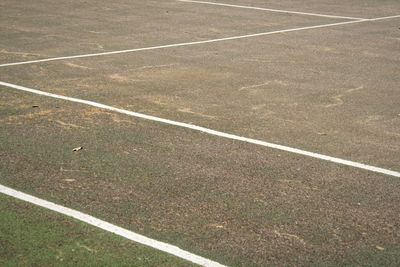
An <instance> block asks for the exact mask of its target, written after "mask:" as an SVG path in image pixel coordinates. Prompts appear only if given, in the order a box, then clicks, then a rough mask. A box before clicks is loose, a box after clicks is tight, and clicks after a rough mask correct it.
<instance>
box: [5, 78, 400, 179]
mask: <svg viewBox="0 0 400 267" xmlns="http://www.w3.org/2000/svg"><path fill="white" fill-rule="evenodd" d="M0 86H4V87H8V88H13V89H16V90H20V91H25V92H30V93H33V94H37V95H43V96H48V97H52V98H56V99H62V100H66V101H70V102H75V103H80V104H84V105H88V106H93V107H97V108H101V109H105V110H110V111H113V112H118V113H121V114H126V115H128V116H132V117H137V118H142V119H146V120H150V121H156V122H161V123H164V124H169V125H174V126H178V127H183V128H187V129H191V130H195V131H199V132H203V133H207V134H210V135H215V136H219V137H223V138H228V139H232V140H237V141H242V142H246V143H250V144H255V145H259V146H264V147H269V148H274V149H279V150H283V151H286V152H290V153H295V154H300V155H304V156H308V157H312V158H316V159H321V160H325V161H330V162H334V163H338V164H342V165H347V166H350V167H354V168H359V169H363V170H368V171H372V172H376V173H381V174H386V175H390V176H394V177H400V172H397V171H392V170H388V169H383V168H379V167H375V166H371V165H366V164H363V163H358V162H354V161H350V160H345V159H340V158H335V157H331V156H326V155H322V154H318V153H314V152H309V151H305V150H301V149H298V148H292V147H288V146H283V145H278V144H273V143H269V142H265V141H261V140H257V139H251V138H247V137H242V136H238V135H233V134H229V133H224V132H220V131H216V130H212V129H208V128H205V127H201V126H196V125H193V124H188V123H184V122H178V121H173V120H168V119H163V118H159V117H155V116H150V115H146V114H142V113H137V112H133V111H129V110H125V109H121V108H115V107H112V106H108V105H105V104H101V103H97V102H94V101H89V100H83V99H79V98H73V97H68V96H62V95H57V94H52V93H47V92H44V91H40V90H36V89H32V88H28V87H24V86H20V85H16V84H11V83H7V82H2V81H0Z"/></svg>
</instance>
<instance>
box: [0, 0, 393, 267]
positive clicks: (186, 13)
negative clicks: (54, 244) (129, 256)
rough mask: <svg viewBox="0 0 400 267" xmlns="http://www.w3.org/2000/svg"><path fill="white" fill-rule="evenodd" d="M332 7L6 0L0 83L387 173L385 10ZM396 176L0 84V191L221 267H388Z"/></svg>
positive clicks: (389, 21) (389, 124) (241, 1)
mask: <svg viewBox="0 0 400 267" xmlns="http://www.w3.org/2000/svg"><path fill="white" fill-rule="evenodd" d="M337 2H338V1H334V0H323V1H317V0H308V1H289V0H285V1H279V2H277V1H261V0H233V1H227V0H224V2H220V1H217V3H218V4H220V5H215V4H210V3H204V2H203V3H200V2H196V1H174V0H165V1H156V0H150V1H123V0H117V1H111V2H110V1H63V2H60V3H54V1H44V0H41V1H34V2H30V1H11V0H4V1H2V2H1V3H0V81H1V82H3V83H10V84H14V85H19V86H24V87H27V88H33V89H37V90H41V91H45V92H49V93H54V94H58V95H62V96H69V97H74V98H78V99H84V100H91V101H95V102H98V103H102V104H106V105H109V106H112V107H117V108H122V109H125V110H129V111H135V112H140V113H143V114H147V115H152V116H156V117H159V118H164V119H170V120H174V121H178V122H184V123H189V124H193V125H198V126H203V127H207V128H209V129H213V130H217V131H221V132H224V133H229V134H234V135H238V136H244V137H248V138H253V139H257V140H263V141H267V142H272V143H275V144H280V145H284V146H288V147H291V148H298V149H301V150H304V151H311V152H316V153H320V154H323V155H328V156H332V157H337V158H340V159H346V160H351V161H353V162H357V163H364V164H367V165H372V166H377V167H380V168H384V169H387V170H392V171H395V172H399V171H400V161H399V159H400V91H399V86H400V75H399V74H400V29H399V27H400V16H399V15H400V3H399V2H398V1H394V0H385V1H377V0H374V1H372V0H367V1H364V0H363V1H362V0H351V1H345V2H344V3H340V5H339V4H338V3H337ZM214 3H216V2H214ZM224 4H229V5H231V6H226V5H224ZM232 5H235V6H232ZM239 6H241V7H239ZM243 6H247V7H258V8H264V9H275V10H276V9H278V10H281V11H282V10H283V11H295V12H302V13H307V14H295V13H287V12H286V13H283V12H276V11H267V10H260V9H250V8H242V7H243ZM335 16H339V17H335ZM340 17H343V18H340ZM344 17H346V18H344ZM342 22H346V23H344V24H341V25H332V24H337V23H342ZM317 25H320V26H321V27H319V28H310V27H313V26H317ZM300 28H301V29H300ZM292 29H296V30H293V31H292ZM283 30H290V31H286V32H279V33H271V34H270V32H276V31H283ZM260 33H262V34H260ZM254 34H260V35H258V36H249V35H254ZM238 36H242V37H243V36H246V37H243V38H242V37H240V38H237V37H238ZM230 37H234V38H231V39H230V40H222V38H230ZM217 39H218V40H217ZM207 40H215V41H212V42H205V41H207ZM170 44H179V45H176V46H173V47H159V46H167V45H170ZM149 47H153V48H151V49H148V50H142V51H131V52H127V53H115V54H100V55H96V56H90V57H86V56H85V57H81V58H68V57H71V56H75V55H88V54H94V53H107V52H112V51H120V50H127V49H139V48H149ZM154 47H159V48H154ZM58 57H66V58H64V59H57V60H53V61H52V60H49V61H46V60H45V61H43V62H40V61H38V60H41V59H52V58H58ZM35 61H38V62H35ZM16 62H24V63H23V64H18V65H17V64H16V65H8V64H9V63H16ZM79 146H82V147H83V150H80V151H77V152H72V149H73V148H75V147H79ZM399 179H400V178H399V177H395V176H393V175H385V174H382V173H375V172H371V171H368V170H365V169H360V168H356V167H352V166H344V165H341V164H336V163H332V162H328V161H325V160H321V159H319V158H313V157H306V156H302V155H298V154H293V153H289V152H285V151H280V150H276V149H272V148H267V147H262V146H258V145H254V144H248V143H245V142H240V141H235V140H229V139H226V138H221V137H218V136H213V135H209V134H206V133H202V132H199V131H194V130H190V129H185V128H182V127H177V126H172V125H166V124H162V123H157V122H154V121H148V120H143V119H140V118H135V117H131V116H127V115H124V114H119V113H115V112H111V111H107V110H104V109H99V108H95V107H90V106H87V105H82V104H77V103H71V102H69V101H63V100H58V99H54V98H50V97H45V96H39V95H35V94H32V93H28V92H22V91H19V90H14V89H13V88H11V87H8V86H4V85H3V86H0V184H3V185H5V186H9V187H12V188H14V189H16V190H21V191H22V192H25V193H29V194H32V195H34V196H37V197H40V198H43V199H46V200H49V201H53V202H55V203H58V204H60V205H64V206H66V207H70V208H74V209H76V210H79V211H82V212H85V213H87V214H90V215H92V216H95V217H97V218H101V219H102V220H105V221H107V222H110V223H113V224H116V225H119V226H122V227H125V228H126V229H129V230H132V231H134V232H137V233H140V234H143V235H145V236H148V237H151V238H154V239H157V240H160V241H164V242H167V243H169V244H173V245H176V246H179V247H180V248H183V249H185V250H187V251H190V252H192V253H195V254H197V255H201V256H203V257H206V258H208V259H211V260H213V261H217V262H219V263H221V264H225V265H229V266H269V265H287V266H304V265H317V266H320V265H326V266H331V265H379V266H382V265H385V266H398V265H400V180H399ZM3 198H4V197H1V199H3ZM4 199H5V198H4ZM4 201H5V203H8V204H6V205H2V206H1V207H2V209H5V210H6V211H7V212H8V213H9V214H13V211H14V210H15V205H16V204H15V203H13V202H12V201H10V200H7V201H6V200H4ZM18 205H20V204H18ZM30 209H37V208H33V207H31V206H29V205H26V207H24V209H23V210H26V213H27V215H26V216H27V218H28V217H29V219H30V222H32V225H35V223H34V221H35V220H34V219H32V217H35V216H37V214H36V215H35V214H34V215H32V214H31V211H30ZM21 216H23V214H21V212H20V213H19V214H18V216H16V215H12V216H11V215H10V216H9V218H15V220H21V219H20V218H21ZM57 216H58V217H57V218H63V219H57V218H55V219H54V224H53V225H52V226H53V227H54V229H57V228H59V227H61V228H62V227H64V225H63V224H62V223H60V220H67V221H68V219H66V218H64V217H60V215H57ZM5 223H6V222H5V221H3V222H2V224H5ZM47 223H49V222H47ZM70 223H76V222H74V221H72V220H71V222H70ZM8 224H10V223H9V222H7V225H8ZM10 225H11V224H10ZM3 228H4V227H3ZM0 229H2V228H1V226H0ZM15 231H18V230H17V228H16V230H15ZM82 231H83V230H82ZM85 231H86V230H85ZM85 231H83V232H84V233H86V232H85ZM96 231H98V230H96ZM68 232H69V229H63V230H62V231H61V230H60V233H61V234H64V235H68ZM83 232H81V234H79V235H76V242H80V241H79V240H80V239H81V238H85V237H82V236H85V234H84V233H83ZM96 233H97V232H96ZM87 234H88V235H90V240H95V235H94V234H93V233H87ZM9 236H12V235H9ZM9 236H8V237H7V238H8V239H7V238H6V237H5V236H2V233H0V244H6V245H5V246H2V247H3V248H0V256H1V255H2V251H1V250H4V251H3V254H5V253H10V251H13V249H14V248H11V247H10V246H11V245H9V246H7V244H9V243H8V242H12V241H10V240H9V239H10V237H9ZM32 238H33V237H32ZM87 238H89V237H87ZM3 239H4V240H5V239H7V242H5V241H4V240H3ZM68 240H71V238H70V237H69V239H68ZM115 240H116V239H115ZM115 240H114V241H113V242H116V241H115ZM41 242H44V241H41ZM70 242H74V241H70ZM93 242H95V241H93ZM98 242H99V243H100V241H98ZM104 242H105V243H104V244H108V243H106V241H104ZM107 242H109V241H107ZM121 242H125V243H124V244H126V242H127V241H121ZM15 243H16V244H17V243H18V242H15ZM49 246H51V245H49ZM104 246H106V245H104ZM124 246H125V245H124ZM130 246H131V247H132V249H135V248H137V247H135V246H136V244H134V245H129V244H128V245H126V247H129V248H130ZM126 247H124V248H126ZM140 249H141V250H142V249H143V248H140ZM21 251H24V250H21ZM124 251H125V250H124ZM114 252H115V250H111V251H110V252H109V253H110V255H111V254H112V253H114ZM49 253H50V254H49V255H53V257H56V256H57V255H56V254H55V253H53V254H51V252H49ZM123 253H125V252H123ZM140 253H141V251H139V252H138V255H139V254H140ZM146 253H147V254H146V255H147V256H146V257H148V255H149V254H148V253H149V252H148V251H146ZM154 253H155V254H154V257H156V260H155V261H153V262H149V263H148V264H153V265H155V266H156V265H157V264H159V263H160V262H161V264H163V263H164V264H165V265H175V264H176V265H180V264H182V263H181V260H180V259H174V258H173V259H171V256H169V255H168V257H167V256H166V257H167V258H166V260H165V261H164V259H163V257H164V256H163V255H162V254H161V253H160V252H154ZM124 255H125V254H124ZM69 256H70V257H72V258H73V255H69ZM24 257H25V259H26V257H31V254H27V255H25V256H24ZM49 257H50V256H49ZM135 257H136V256H135ZM137 257H140V255H139V256H137ZM78 258H79V260H80V261H81V263H82V264H83V263H85V261H86V258H85V257H84V256H82V255H81V254H80V255H79V257H78ZM110 258H112V256H110ZM106 260H109V258H107V259H106ZM157 260H160V261H157ZM54 261H56V258H54ZM49 262H51V258H50V260H49ZM106 262H107V261H106ZM127 262H130V261H127ZM14 263H15V262H14V261H13V262H9V263H8V264H10V265H12V264H14ZM15 264H17V263H15ZM136 264H137V265H138V266H143V265H144V266H146V263H143V262H140V261H139V262H136Z"/></svg>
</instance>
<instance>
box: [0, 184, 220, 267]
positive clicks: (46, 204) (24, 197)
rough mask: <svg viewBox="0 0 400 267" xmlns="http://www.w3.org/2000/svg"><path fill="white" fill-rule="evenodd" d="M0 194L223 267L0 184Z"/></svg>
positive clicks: (168, 250)
mask: <svg viewBox="0 0 400 267" xmlns="http://www.w3.org/2000/svg"><path fill="white" fill-rule="evenodd" d="M0 193H2V194H5V195H8V196H11V197H14V198H17V199H20V200H23V201H26V202H29V203H32V204H35V205H37V206H40V207H43V208H46V209H49V210H52V211H55V212H58V213H61V214H64V215H66V216H69V217H72V218H74V219H77V220H79V221H82V222H85V223H87V224H90V225H93V226H95V227H97V228H100V229H103V230H105V231H107V232H110V233H114V234H116V235H119V236H122V237H124V238H126V239H129V240H132V241H134V242H137V243H140V244H142V245H145V246H149V247H152V248H155V249H157V250H160V251H163V252H166V253H169V254H172V255H174V256H177V257H179V258H182V259H185V260H187V261H190V262H193V263H196V264H198V265H201V266H208V267H223V266H224V265H222V264H219V263H218V262H215V261H212V260H209V259H206V258H203V257H201V256H198V255H195V254H192V253H190V252H187V251H185V250H183V249H180V248H178V247H176V246H173V245H170V244H168V243H164V242H160V241H157V240H154V239H151V238H148V237H145V236H143V235H140V234H137V233H135V232H132V231H129V230H127V229H124V228H122V227H119V226H116V225H114V224H111V223H108V222H106V221H103V220H100V219H97V218H95V217H93V216H90V215H88V214H85V213H83V212H80V211H77V210H73V209H70V208H67V207H64V206H61V205H58V204H55V203H53V202H49V201H47V200H44V199H40V198H37V197H34V196H32V195H28V194H25V193H23V192H20V191H17V190H14V189H12V188H10V187H7V186H4V185H1V184H0Z"/></svg>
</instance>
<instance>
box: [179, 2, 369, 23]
mask: <svg viewBox="0 0 400 267" xmlns="http://www.w3.org/2000/svg"><path fill="white" fill-rule="evenodd" d="M177 1H179V2H186V3H195V4H206V5H215V6H226V7H236V8H243V9H253V10H263V11H270V12H278V13H287V14H297V15H306V16H316V17H325V18H334V19H355V20H361V19H363V18H355V17H345V16H336V15H327V14H319V13H309V12H300V11H290V10H282V9H272V8H263V7H254V6H242V5H232V4H225V3H217V2H207V1H197V0H177Z"/></svg>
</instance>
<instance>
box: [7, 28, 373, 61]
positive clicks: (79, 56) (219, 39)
mask: <svg viewBox="0 0 400 267" xmlns="http://www.w3.org/2000/svg"><path fill="white" fill-rule="evenodd" d="M363 21H366V20H354V21H345V22H337V23H330V24H322V25H316V26H308V27H300V28H292V29H286V30H278V31H270V32H261V33H254V34H246V35H238V36H232V37H225V38H218V39H210V40H203V41H195V42H187V43H176V44H168V45H159V46H150V47H142V48H133V49H125V50H116V51H109V52H101V53H92V54H82V55H74V56H64V57H53V58H44V59H37V60H29V61H21V62H14V63H4V64H0V68H1V67H9V66H17V65H26V64H34V63H42V62H49V61H57V60H66V59H77V58H88V57H97V56H107V55H116V54H124V53H133V52H140V51H148V50H156V49H163V48H172V47H180V46H190V45H200V44H208V43H216V42H223V41H230V40H238V39H244V38H250V37H257V36H265V35H271V34H278V33H286V32H295V31H304V30H311V29H318V28H325V27H332V26H339V25H346V24H352V23H359V22H363Z"/></svg>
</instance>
